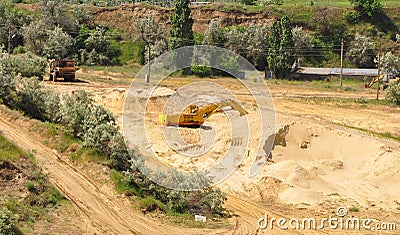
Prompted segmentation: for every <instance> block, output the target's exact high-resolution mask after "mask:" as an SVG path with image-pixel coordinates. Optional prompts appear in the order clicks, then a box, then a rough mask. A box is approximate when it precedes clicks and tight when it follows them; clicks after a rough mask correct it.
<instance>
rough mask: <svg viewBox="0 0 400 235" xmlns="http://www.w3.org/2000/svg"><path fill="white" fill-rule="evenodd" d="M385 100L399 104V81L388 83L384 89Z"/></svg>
mask: <svg viewBox="0 0 400 235" xmlns="http://www.w3.org/2000/svg"><path fill="white" fill-rule="evenodd" d="M386 100H388V101H390V102H393V103H395V104H397V105H400V83H397V84H391V85H389V87H388V88H387V89H386Z"/></svg>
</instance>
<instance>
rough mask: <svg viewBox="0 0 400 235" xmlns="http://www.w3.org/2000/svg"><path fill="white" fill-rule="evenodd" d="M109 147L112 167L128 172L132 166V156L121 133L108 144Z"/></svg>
mask: <svg viewBox="0 0 400 235" xmlns="http://www.w3.org/2000/svg"><path fill="white" fill-rule="evenodd" d="M108 146H109V149H110V166H111V167H112V168H114V169H116V170H120V171H126V170H128V169H129V167H130V165H131V163H130V162H129V159H130V156H129V152H128V151H127V149H126V145H125V142H124V138H123V137H122V135H121V133H119V132H118V133H117V134H116V135H115V136H114V137H113V138H112V139H111V141H110V142H109V143H108Z"/></svg>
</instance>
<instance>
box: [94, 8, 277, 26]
mask: <svg viewBox="0 0 400 235" xmlns="http://www.w3.org/2000/svg"><path fill="white" fill-rule="evenodd" d="M191 10H192V12H191V17H192V18H193V20H194V24H193V30H194V31H201V32H204V31H205V30H206V29H207V27H208V24H209V22H210V21H211V20H212V19H218V18H219V19H221V24H222V26H224V27H225V26H231V25H240V26H244V25H249V24H262V23H264V22H267V21H269V20H271V19H274V16H273V15H272V13H270V12H261V13H255V12H252V13H246V12H240V11H224V10H219V9H207V8H203V7H192V8H191ZM172 13H173V9H166V8H158V7H154V6H150V5H142V4H134V5H124V6H120V7H116V8H112V9H106V8H98V9H97V11H96V12H95V13H94V14H93V15H94V20H93V21H94V23H96V24H104V25H107V26H110V27H111V28H115V29H121V30H123V31H127V32H134V31H135V29H134V23H135V22H136V21H138V20H140V19H142V18H143V17H144V16H149V15H154V16H155V17H156V20H157V21H158V22H163V23H167V26H169V25H168V24H169V17H170V15H171V14H172Z"/></svg>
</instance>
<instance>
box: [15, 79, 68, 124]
mask: <svg viewBox="0 0 400 235" xmlns="http://www.w3.org/2000/svg"><path fill="white" fill-rule="evenodd" d="M22 87H23V88H22V89H21V90H18V91H17V94H18V96H19V100H18V102H17V107H18V108H19V109H21V110H22V111H24V113H25V114H27V115H28V116H30V117H32V118H36V119H39V120H42V121H52V122H59V121H60V120H61V112H60V97H59V94H58V93H57V92H55V91H52V90H49V89H45V88H43V87H42V86H41V85H40V83H39V82H38V80H37V78H31V79H24V80H22Z"/></svg>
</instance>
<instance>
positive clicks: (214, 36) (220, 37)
mask: <svg viewBox="0 0 400 235" xmlns="http://www.w3.org/2000/svg"><path fill="white" fill-rule="evenodd" d="M225 40H226V38H225V32H224V30H223V29H222V27H221V19H212V20H211V22H210V24H209V25H208V28H207V30H206V32H205V33H204V39H203V43H204V44H205V45H211V46H214V45H215V46H222V45H223V44H224V42H225Z"/></svg>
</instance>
